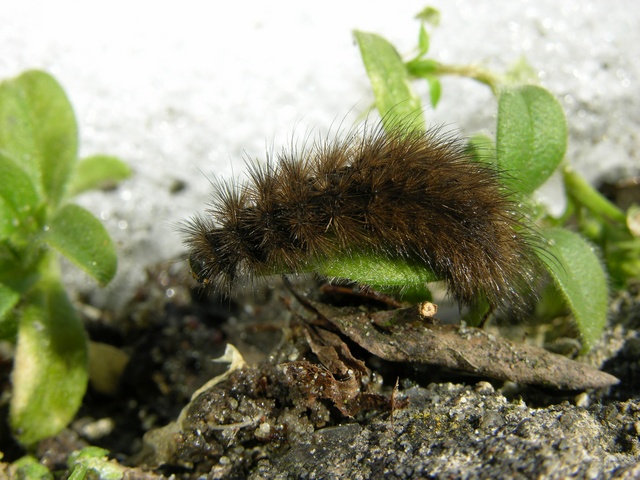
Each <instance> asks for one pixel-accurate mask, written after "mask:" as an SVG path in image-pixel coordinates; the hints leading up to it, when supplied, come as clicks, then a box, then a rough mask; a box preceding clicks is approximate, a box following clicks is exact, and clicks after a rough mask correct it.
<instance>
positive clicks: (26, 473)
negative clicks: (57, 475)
mask: <svg viewBox="0 0 640 480" xmlns="http://www.w3.org/2000/svg"><path fill="white" fill-rule="evenodd" d="M12 467H13V468H14V469H15V470H14V472H15V474H16V478H18V479H20V480H22V479H25V480H53V479H54V477H53V474H52V473H51V472H50V471H49V469H48V468H47V467H45V466H44V465H42V464H41V463H39V462H38V459H37V458H35V457H32V456H31V455H27V456H25V457H22V458H19V459H18V460H16V461H15V462H13V463H12Z"/></svg>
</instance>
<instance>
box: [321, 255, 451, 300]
mask: <svg viewBox="0 0 640 480" xmlns="http://www.w3.org/2000/svg"><path fill="white" fill-rule="evenodd" d="M315 271H317V272H319V273H320V274H322V275H324V276H327V277H329V278H342V279H348V280H351V281H354V282H357V283H361V284H363V285H368V286H370V287H372V288H374V289H376V290H379V291H384V292H402V291H403V290H405V289H409V290H411V291H412V293H414V294H415V292H416V291H423V292H427V291H428V290H427V289H426V284H427V283H430V282H435V281H438V280H441V279H439V278H438V277H436V275H435V273H434V272H433V271H431V270H429V269H427V268H424V267H422V266H419V265H415V264H411V263H409V262H407V261H406V260H403V259H393V258H385V257H382V256H377V255H375V254H372V253H367V252H360V253H352V254H350V255H337V256H335V257H329V258H323V259H321V260H319V261H318V263H317V265H316V268H315Z"/></svg>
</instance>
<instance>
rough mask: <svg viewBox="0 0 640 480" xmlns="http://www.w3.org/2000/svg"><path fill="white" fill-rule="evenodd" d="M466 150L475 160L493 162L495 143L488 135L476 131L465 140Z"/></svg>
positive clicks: (494, 160)
mask: <svg viewBox="0 0 640 480" xmlns="http://www.w3.org/2000/svg"><path fill="white" fill-rule="evenodd" d="M467 151H468V153H469V155H471V156H472V157H473V159H474V160H476V161H477V162H486V163H490V164H495V163H496V162H497V159H496V145H495V143H493V140H492V139H491V137H489V136H488V135H485V134H482V133H476V134H475V135H472V136H471V137H470V138H469V140H468V142H467Z"/></svg>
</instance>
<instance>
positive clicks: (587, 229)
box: [330, 7, 640, 351]
mask: <svg viewBox="0 0 640 480" xmlns="http://www.w3.org/2000/svg"><path fill="white" fill-rule="evenodd" d="M417 18H418V19H419V20H420V21H421V26H420V30H419V36H418V48H417V53H416V55H415V56H414V57H413V58H411V59H409V60H407V61H405V60H403V59H402V57H401V56H400V55H399V54H398V52H397V50H396V49H395V47H394V46H393V45H392V44H390V43H389V42H388V41H387V40H385V39H384V38H382V37H381V36H379V35H377V34H373V33H366V32H361V31H356V32H354V33H355V38H356V41H357V43H358V45H359V47H360V52H361V55H362V59H363V62H364V65H365V68H366V70H367V74H368V76H369V79H370V81H371V86H372V89H373V93H374V97H375V105H376V107H377V109H378V111H379V112H380V115H381V117H382V121H383V125H384V126H385V128H392V126H393V125H395V124H397V121H398V119H403V120H404V121H407V122H410V123H411V126H412V127H415V128H422V129H425V126H424V125H425V120H424V115H423V111H424V108H423V105H422V101H421V99H420V97H419V96H418V95H417V94H416V92H415V90H414V88H413V82H414V81H416V80H421V81H425V80H426V81H427V82H428V85H429V91H430V98H429V101H430V104H431V105H432V106H433V107H436V105H437V104H438V101H439V99H440V95H441V93H442V92H441V90H442V89H441V78H442V77H443V76H446V75H458V76H464V77H468V78H472V79H474V80H477V81H478V82H480V83H483V84H485V85H487V86H489V87H490V88H491V90H492V92H493V93H494V95H495V97H496V99H497V104H498V108H497V110H498V111H497V130H496V132H497V133H496V138H495V141H494V140H493V139H491V138H489V137H487V136H486V135H476V136H473V137H472V138H471V139H470V140H469V147H470V148H471V149H472V151H474V152H475V153H476V155H477V157H478V158H481V159H482V160H483V161H493V162H496V163H497V165H498V168H499V169H500V170H502V171H506V172H508V173H509V175H508V176H506V178H505V182H507V183H508V185H507V186H508V188H510V189H511V191H513V192H514V194H515V195H517V196H518V197H517V198H518V199H519V200H520V201H521V203H522V204H523V205H524V206H525V210H527V211H531V212H534V214H533V216H534V217H535V218H534V219H533V220H535V222H536V224H537V227H536V229H537V230H538V231H539V232H540V234H541V236H542V238H543V239H544V240H545V241H546V244H545V245H543V246H542V247H541V248H540V249H539V250H540V252H539V256H540V258H541V260H542V261H543V263H544V265H545V266H546V268H547V270H548V272H549V274H550V276H551V278H552V279H553V280H554V284H555V287H556V289H557V292H556V293H560V295H559V296H557V298H562V299H563V301H564V303H565V304H566V306H567V307H568V308H569V309H570V310H571V312H572V314H573V316H574V318H575V320H576V323H577V326H578V328H579V330H580V333H581V335H582V341H583V351H587V350H589V349H590V348H591V347H592V346H593V344H594V342H595V341H596V340H597V339H598V338H599V337H600V335H601V333H602V330H603V328H604V326H605V323H606V316H607V304H608V279H607V277H608V278H609V279H610V283H612V284H613V285H615V286H619V287H624V286H625V285H627V284H628V282H629V281H630V280H632V279H638V278H640V260H639V258H640V255H639V253H640V238H638V237H639V235H638V227H637V224H638V220H637V219H638V213H637V212H638V210H637V208H631V209H629V211H628V212H623V211H622V210H620V209H619V208H618V207H616V206H615V205H613V204H612V203H610V202H609V201H608V200H607V199H605V198H604V197H603V196H602V195H601V194H600V193H599V192H597V191H596V190H595V189H594V188H593V187H591V186H590V185H589V184H588V183H587V182H586V181H585V180H584V179H583V178H582V177H580V176H579V175H578V174H577V173H576V172H575V171H574V170H573V169H572V168H571V166H570V165H569V164H568V163H567V162H566V161H565V160H564V156H565V152H566V148H567V124H566V119H565V115H564V112H563V110H562V107H561V106H560V104H559V102H558V101H557V100H556V99H555V97H554V96H553V95H552V94H551V93H550V92H549V91H547V90H546V89H544V88H543V87H541V86H539V85H536V84H535V79H534V76H533V74H532V69H531V68H530V67H529V66H528V65H527V64H526V62H524V61H519V62H517V64H516V65H515V66H514V67H513V68H512V69H510V70H509V71H508V72H507V73H506V74H505V75H497V74H495V73H493V72H490V71H488V70H485V69H483V68H480V67H478V66H458V65H445V64H442V63H440V62H439V61H437V60H435V59H432V58H430V57H429V56H428V54H429V44H430V35H429V32H428V30H427V26H428V25H431V26H435V25H437V24H438V22H439V18H440V17H439V13H438V12H437V10H435V9H433V8H431V7H428V8H426V9H425V10H423V11H422V12H421V13H420V14H418V16H417ZM488 157H489V158H488ZM557 169H560V171H561V172H562V175H563V178H564V185H565V189H566V192H567V197H568V200H569V207H568V209H567V212H566V214H565V215H563V217H562V218H560V219H556V218H553V217H552V216H551V215H550V214H549V213H547V212H546V211H545V210H544V208H543V207H542V206H540V205H538V204H536V203H535V202H534V200H533V199H532V196H531V194H532V193H533V192H534V191H535V190H536V189H537V188H538V187H540V186H541V185H542V184H543V183H544V182H545V181H546V180H547V179H548V178H549V177H550V176H551V175H552V173H554V172H555V171H556V170H557ZM574 219H575V220H574ZM570 221H575V222H577V226H578V229H579V232H580V234H578V233H574V232H573V231H572V230H571V229H569V228H567V227H566V226H565V225H567V224H568V223H569V222H570ZM634 232H635V233H634ZM585 237H586V238H585ZM587 239H588V240H587ZM593 244H596V245H597V246H598V247H599V250H600V252H602V253H601V254H600V253H599V252H598V251H596V249H594V247H593ZM601 258H602V260H603V261H604V264H605V265H606V267H607V272H608V276H607V274H606V273H605V270H604V268H603V264H602V262H601ZM381 265H383V266H384V269H383V268H381ZM423 270H424V269H421V268H417V267H415V266H412V265H407V264H402V265H400V266H396V265H393V264H391V263H390V262H388V261H386V260H385V259H379V258H375V259H373V262H371V261H367V260H366V259H361V258H357V259H353V261H352V262H342V261H340V262H336V264H335V265H334V266H333V268H332V269H331V272H330V273H331V274H332V275H335V276H339V277H346V278H351V279H353V280H356V281H362V282H363V283H367V284H368V285H372V286H374V287H376V286H378V285H379V286H384V285H394V284H397V283H398V282H401V283H403V284H404V285H405V286H406V287H409V288H411V289H413V288H415V287H416V286H418V285H420V284H422V283H423V282H424V281H425V279H429V278H432V277H433V275H432V274H430V272H424V271H423ZM387 277H388V278H387ZM376 279H377V281H376ZM472 314H473V316H471V317H469V319H472V318H475V319H478V318H481V317H482V312H472Z"/></svg>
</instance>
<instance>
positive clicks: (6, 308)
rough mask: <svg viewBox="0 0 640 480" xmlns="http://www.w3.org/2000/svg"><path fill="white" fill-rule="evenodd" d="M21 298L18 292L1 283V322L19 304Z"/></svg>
mask: <svg viewBox="0 0 640 480" xmlns="http://www.w3.org/2000/svg"><path fill="white" fill-rule="evenodd" d="M19 300H20V294H19V293H18V292H16V291H15V290H14V289H13V288H9V287H8V286H6V285H3V284H1V283H0V323H2V322H3V321H4V319H5V317H6V315H7V314H8V313H9V312H10V311H11V309H12V308H13V307H15V306H16V305H17V304H18V301H19ZM0 330H1V328H0Z"/></svg>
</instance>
